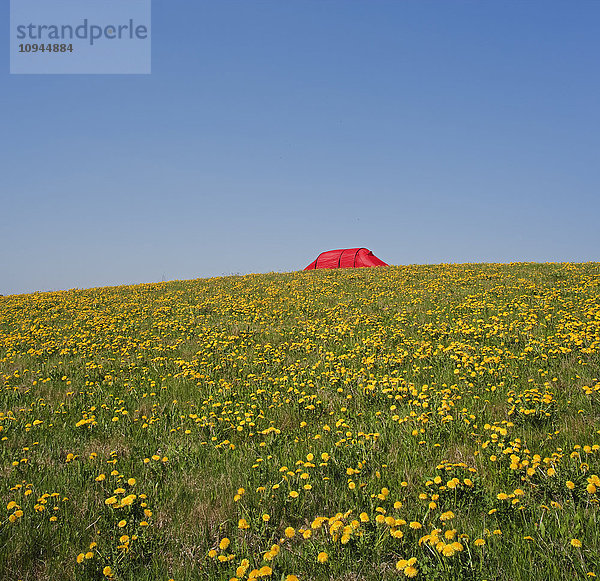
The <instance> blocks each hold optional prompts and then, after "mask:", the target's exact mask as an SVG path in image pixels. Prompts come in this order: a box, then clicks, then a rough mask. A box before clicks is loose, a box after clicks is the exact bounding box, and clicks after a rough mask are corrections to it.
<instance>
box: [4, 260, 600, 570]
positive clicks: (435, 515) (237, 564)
mask: <svg viewBox="0 0 600 581" xmlns="http://www.w3.org/2000/svg"><path fill="white" fill-rule="evenodd" d="M599 353H600V264H599V263H587V264H509V265H499V264H487V265H439V266H406V267H387V268H380V269H356V270H353V269H348V270H332V271H312V272H299V273H291V274H267V275H248V276H233V277H226V278H214V279H206V280H194V281H175V282H169V283H160V284H144V285H136V286H123V287H113V288H96V289H90V290H72V291H66V292H51V293H36V294H30V295H18V296H8V297H0V379H1V381H2V386H1V391H0V471H1V475H2V477H1V480H0V501H1V504H0V579H3V580H4V579H7V580H8V579H11V580H12V579H14V580H17V579H21V580H23V581H24V580H42V579H52V580H57V579H60V580H62V579H65V580H67V579H81V580H92V579H122V580H134V579H135V580H155V579H160V580H164V581H167V580H168V579H175V580H176V581H180V580H184V579H190V580H191V579H206V580H217V581H218V580H224V581H229V580H235V579H237V580H240V581H241V580H246V579H276V580H287V581H294V580H296V579H299V580H301V581H305V580H321V579H323V580H326V579H327V580H328V579H331V580H342V581H343V580H346V581H359V580H381V579H404V578H412V577H414V578H417V579H448V580H450V579H473V580H475V579H489V580H492V579H496V580H511V581H512V580H518V579H522V580H532V579H540V580H542V579H543V580H546V579H564V578H569V579H570V578H581V579H583V578H588V577H595V576H596V574H598V575H600V526H599V525H600V523H599V506H598V500H599V495H600V356H599Z"/></svg>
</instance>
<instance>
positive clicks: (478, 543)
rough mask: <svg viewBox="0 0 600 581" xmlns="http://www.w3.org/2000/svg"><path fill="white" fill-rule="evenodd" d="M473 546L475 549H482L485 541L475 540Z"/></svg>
mask: <svg viewBox="0 0 600 581" xmlns="http://www.w3.org/2000/svg"><path fill="white" fill-rule="evenodd" d="M473 544H474V545H475V546H476V547H483V545H485V539H475V541H474V542H473Z"/></svg>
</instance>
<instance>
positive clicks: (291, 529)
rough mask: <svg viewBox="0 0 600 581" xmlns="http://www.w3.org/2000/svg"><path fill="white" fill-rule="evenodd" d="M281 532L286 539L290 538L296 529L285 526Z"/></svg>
mask: <svg viewBox="0 0 600 581" xmlns="http://www.w3.org/2000/svg"><path fill="white" fill-rule="evenodd" d="M283 532H284V534H285V536H286V537H287V538H288V539H291V538H293V537H294V536H295V535H296V530H295V529H294V527H287V528H286V529H285V531H283Z"/></svg>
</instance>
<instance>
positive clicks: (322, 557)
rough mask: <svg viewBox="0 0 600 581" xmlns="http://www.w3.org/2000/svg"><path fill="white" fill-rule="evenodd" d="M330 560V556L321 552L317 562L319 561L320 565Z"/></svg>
mask: <svg viewBox="0 0 600 581" xmlns="http://www.w3.org/2000/svg"><path fill="white" fill-rule="evenodd" d="M328 559H329V555H328V554H327V553H326V552H325V551H321V552H320V553H319V554H318V555H317V561H319V563H326V562H327V560H328Z"/></svg>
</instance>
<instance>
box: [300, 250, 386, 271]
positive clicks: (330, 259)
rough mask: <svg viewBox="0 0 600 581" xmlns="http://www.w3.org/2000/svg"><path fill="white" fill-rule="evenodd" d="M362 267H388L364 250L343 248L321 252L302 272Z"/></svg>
mask: <svg viewBox="0 0 600 581" xmlns="http://www.w3.org/2000/svg"><path fill="white" fill-rule="evenodd" d="M364 266H388V265H387V264H386V263H385V262H383V260H379V258H377V256H375V255H374V254H373V253H372V252H371V251H370V250H367V249H366V248H345V249H342V250H328V251H327V252H321V254H319V256H317V259H316V260H314V261H313V262H311V263H310V264H309V265H308V266H307V267H306V268H305V269H304V270H314V269H315V268H360V267H364Z"/></svg>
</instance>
